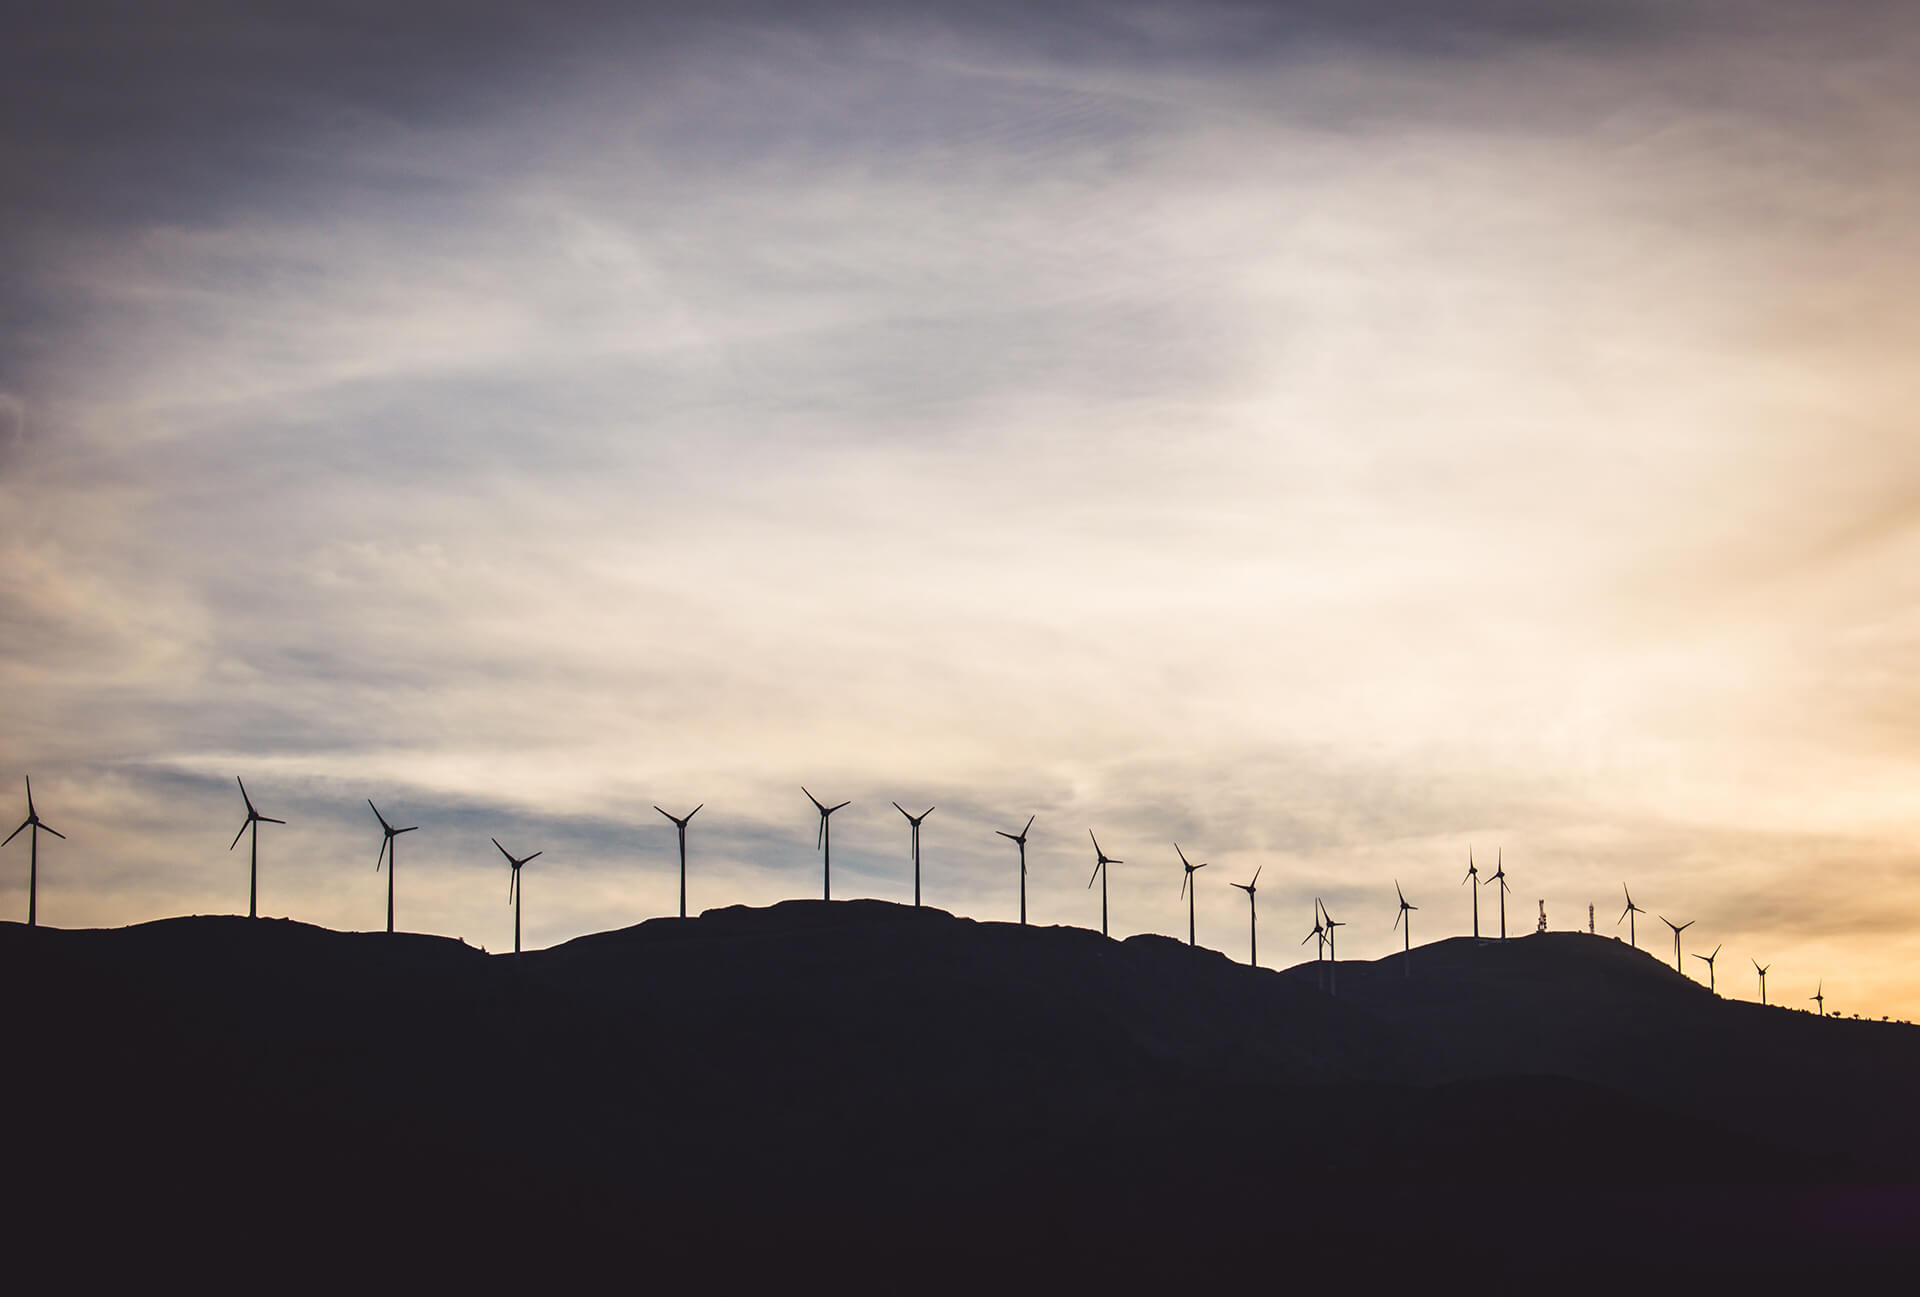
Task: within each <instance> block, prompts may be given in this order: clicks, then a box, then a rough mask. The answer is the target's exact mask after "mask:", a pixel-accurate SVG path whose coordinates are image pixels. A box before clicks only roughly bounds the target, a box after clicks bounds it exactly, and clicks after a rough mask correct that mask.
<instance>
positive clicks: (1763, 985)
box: [1749, 956, 1773, 1004]
mask: <svg viewBox="0 0 1920 1297" xmlns="http://www.w3.org/2000/svg"><path fill="white" fill-rule="evenodd" d="M1749 958H1751V956H1749ZM1772 967H1773V965H1772V964H1768V965H1766V966H1765V967H1762V966H1761V964H1760V961H1759V960H1757V959H1754V960H1753V971H1754V972H1756V973H1758V974H1760V1003H1762V1004H1765V1003H1766V1002H1767V969H1768V968H1772Z"/></svg>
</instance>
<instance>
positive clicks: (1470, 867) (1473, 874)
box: [1460, 847, 1480, 941]
mask: <svg viewBox="0 0 1920 1297" xmlns="http://www.w3.org/2000/svg"><path fill="white" fill-rule="evenodd" d="M1460 881H1461V882H1462V883H1472V884H1473V886H1472V887H1471V888H1470V889H1469V890H1470V891H1472V892H1473V936H1474V940H1476V941H1478V940H1479V939H1480V871H1479V870H1478V869H1476V868H1474V864H1473V848H1472V847H1468V848H1467V876H1466V877H1465V878H1462V879H1461V880H1460Z"/></svg>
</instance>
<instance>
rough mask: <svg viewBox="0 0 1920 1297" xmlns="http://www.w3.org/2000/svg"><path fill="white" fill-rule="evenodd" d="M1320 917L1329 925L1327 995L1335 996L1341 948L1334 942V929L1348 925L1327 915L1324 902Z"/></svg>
mask: <svg viewBox="0 0 1920 1297" xmlns="http://www.w3.org/2000/svg"><path fill="white" fill-rule="evenodd" d="M1320 917H1321V918H1322V919H1324V920H1326V924H1327V994H1328V995H1334V994H1337V993H1338V988H1339V984H1340V982H1339V979H1340V947H1339V946H1338V944H1336V942H1335V940H1334V929H1335V928H1344V927H1346V926H1347V925H1346V923H1345V922H1343V921H1342V920H1339V919H1336V918H1334V917H1333V915H1331V914H1329V913H1327V907H1326V904H1325V903H1324V902H1322V903H1321V906H1320Z"/></svg>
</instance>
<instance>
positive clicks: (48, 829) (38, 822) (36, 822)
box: [0, 775, 245, 847]
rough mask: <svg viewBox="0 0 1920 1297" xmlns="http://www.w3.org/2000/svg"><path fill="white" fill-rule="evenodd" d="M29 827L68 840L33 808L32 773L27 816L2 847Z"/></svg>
mask: <svg viewBox="0 0 1920 1297" xmlns="http://www.w3.org/2000/svg"><path fill="white" fill-rule="evenodd" d="M244 827H245V826H242V828H243V830H244ZM29 828H31V829H32V830H34V832H36V833H51V834H53V836H54V837H56V838H59V839H60V840H61V841H62V842H65V841H66V840H67V835H66V834H64V833H62V832H61V831H60V830H59V829H56V828H54V827H53V825H51V824H49V823H47V822H46V821H45V820H43V819H41V818H40V812H38V811H36V810H34V809H33V777H32V776H31V775H29V776H27V818H26V819H24V820H21V821H20V827H19V828H17V829H15V830H14V831H13V832H11V833H9V834H7V840H6V842H0V847H4V846H6V845H7V842H11V841H13V840H14V839H15V838H17V837H19V836H20V835H21V834H22V833H25V832H26V831H27V830H28V829H29ZM234 841H236V842H238V841H239V839H238V838H235V839H234Z"/></svg>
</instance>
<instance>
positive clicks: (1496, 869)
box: [1487, 848, 1513, 941]
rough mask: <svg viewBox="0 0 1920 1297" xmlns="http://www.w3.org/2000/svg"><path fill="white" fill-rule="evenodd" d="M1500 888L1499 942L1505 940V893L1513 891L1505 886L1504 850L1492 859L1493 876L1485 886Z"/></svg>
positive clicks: (1505, 865) (1505, 866)
mask: <svg viewBox="0 0 1920 1297" xmlns="http://www.w3.org/2000/svg"><path fill="white" fill-rule="evenodd" d="M1496 884H1497V885H1498V886H1499V888H1500V940H1502V941H1505V940H1506V939H1507V893H1508V892H1511V891H1512V890H1513V889H1512V888H1511V887H1509V886H1507V863H1506V852H1505V850H1504V848H1503V849H1502V850H1501V851H1500V852H1499V853H1498V854H1496V855H1495V856H1494V858H1493V876H1492V877H1491V878H1489V879H1487V886H1488V887H1492V886H1495V885H1496Z"/></svg>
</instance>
